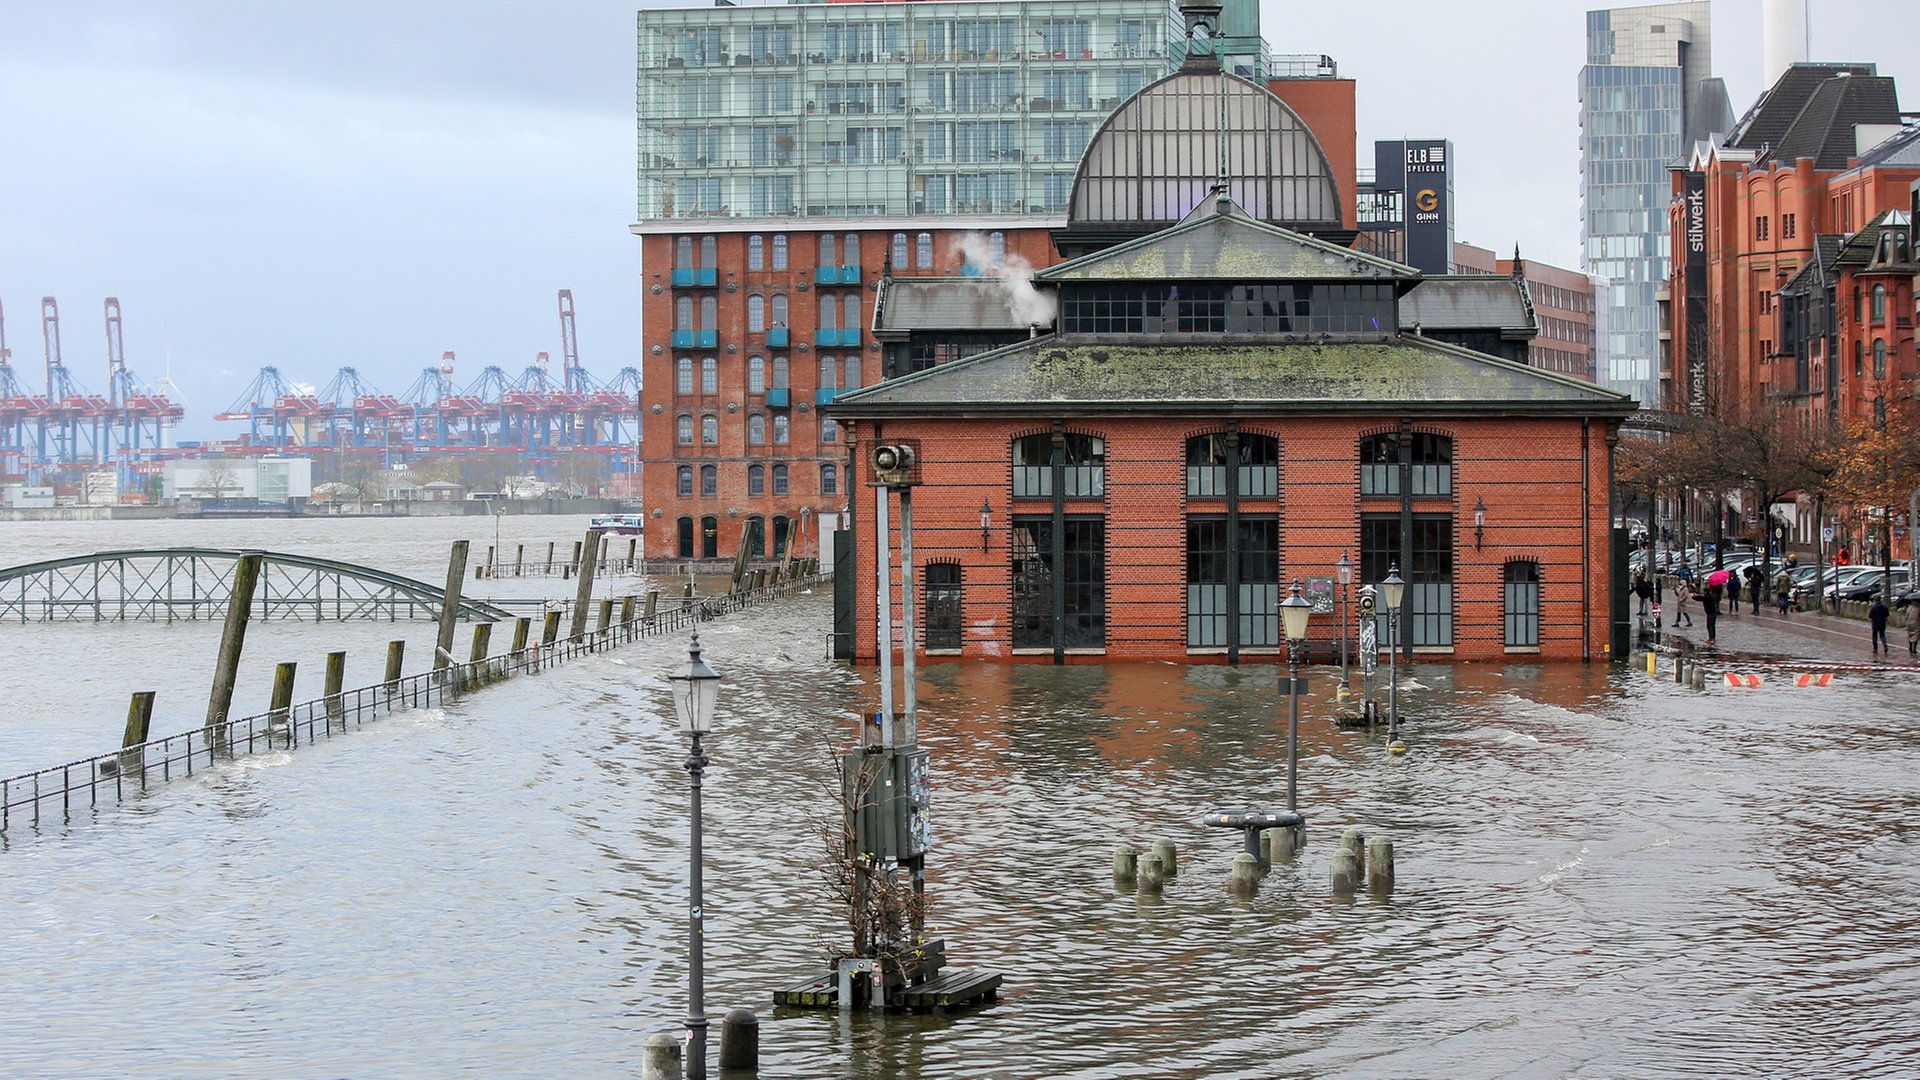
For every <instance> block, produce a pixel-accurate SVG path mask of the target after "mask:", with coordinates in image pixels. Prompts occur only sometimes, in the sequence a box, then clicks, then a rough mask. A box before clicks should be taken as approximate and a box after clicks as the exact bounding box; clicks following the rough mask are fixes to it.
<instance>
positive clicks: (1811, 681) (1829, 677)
mask: <svg viewBox="0 0 1920 1080" xmlns="http://www.w3.org/2000/svg"><path fill="white" fill-rule="evenodd" d="M1793 685H1795V686H1831V685H1833V672H1831V671H1823V672H1820V673H1819V674H1817V675H1816V674H1813V673H1811V672H1808V673H1805V674H1802V675H1800V676H1799V677H1797V678H1795V679H1794V680H1793Z"/></svg>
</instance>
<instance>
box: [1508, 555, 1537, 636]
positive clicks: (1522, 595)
mask: <svg viewBox="0 0 1920 1080" xmlns="http://www.w3.org/2000/svg"><path fill="white" fill-rule="evenodd" d="M1501 584H1502V586H1503V590H1502V594H1503V595H1502V599H1503V601H1504V607H1505V610H1506V624H1507V632H1506V645H1507V648H1509V649H1538V648H1539V647H1540V564H1539V563H1537V562H1533V561H1531V560H1523V561H1520V562H1510V563H1508V564H1507V568H1506V571H1505V573H1504V574H1503V575H1502V581H1501Z"/></svg>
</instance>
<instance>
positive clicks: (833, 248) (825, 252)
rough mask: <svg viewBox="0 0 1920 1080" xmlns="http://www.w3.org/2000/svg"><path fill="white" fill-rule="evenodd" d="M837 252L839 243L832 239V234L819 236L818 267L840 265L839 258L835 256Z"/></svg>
mask: <svg viewBox="0 0 1920 1080" xmlns="http://www.w3.org/2000/svg"><path fill="white" fill-rule="evenodd" d="M838 250H839V242H838V241H837V240H836V239H835V238H834V235H833V234H832V233H821V234H820V265H821V266H838V265H840V258H839V256H838V254H836V252H837V251H838Z"/></svg>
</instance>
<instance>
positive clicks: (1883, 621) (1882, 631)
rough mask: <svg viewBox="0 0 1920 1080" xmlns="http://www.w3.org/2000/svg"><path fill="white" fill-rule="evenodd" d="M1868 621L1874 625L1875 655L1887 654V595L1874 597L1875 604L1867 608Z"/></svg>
mask: <svg viewBox="0 0 1920 1080" xmlns="http://www.w3.org/2000/svg"><path fill="white" fill-rule="evenodd" d="M1867 622H1869V623H1871V624H1872V625H1873V655H1875V656H1885V655H1887V600H1886V598H1885V597H1883V596H1876V597H1874V598H1873V606H1872V607H1870V608H1868V609H1867Z"/></svg>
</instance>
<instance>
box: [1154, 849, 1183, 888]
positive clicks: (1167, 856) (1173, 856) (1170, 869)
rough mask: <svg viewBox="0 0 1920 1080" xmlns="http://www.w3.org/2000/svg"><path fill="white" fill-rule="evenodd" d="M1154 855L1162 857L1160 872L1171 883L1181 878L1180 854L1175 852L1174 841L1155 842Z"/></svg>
mask: <svg viewBox="0 0 1920 1080" xmlns="http://www.w3.org/2000/svg"><path fill="white" fill-rule="evenodd" d="M1153 853H1154V854H1155V855H1157V856H1159V857H1160V872H1161V873H1162V874H1165V875H1166V876H1167V879H1168V880H1169V881H1171V880H1172V879H1174V878H1177V877H1179V876H1180V862H1179V858H1178V853H1177V852H1175V851H1174V848H1173V841H1171V840H1155V841H1154V842H1153Z"/></svg>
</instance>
